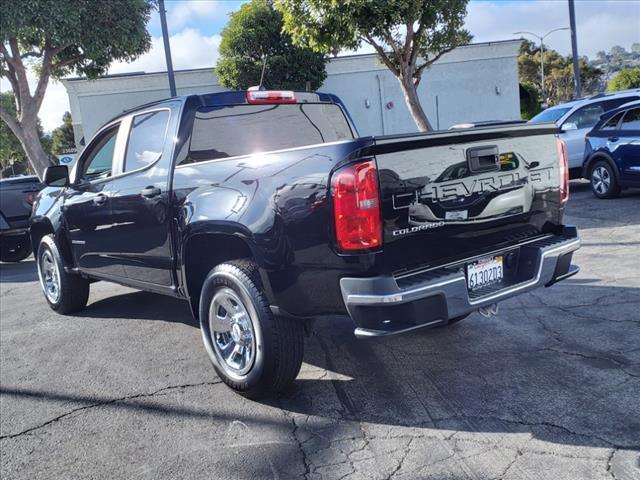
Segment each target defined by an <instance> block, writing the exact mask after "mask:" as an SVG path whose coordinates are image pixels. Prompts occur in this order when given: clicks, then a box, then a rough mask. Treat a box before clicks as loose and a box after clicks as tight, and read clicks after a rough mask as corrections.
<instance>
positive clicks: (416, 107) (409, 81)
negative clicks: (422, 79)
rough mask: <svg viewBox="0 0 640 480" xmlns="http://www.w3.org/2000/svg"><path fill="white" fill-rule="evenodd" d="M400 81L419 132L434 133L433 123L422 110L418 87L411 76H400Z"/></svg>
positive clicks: (405, 99)
mask: <svg viewBox="0 0 640 480" xmlns="http://www.w3.org/2000/svg"><path fill="white" fill-rule="evenodd" d="M398 81H399V82H400V88H401V89H402V93H403V94H404V101H405V102H406V104H407V108H408V109H409V113H411V116H412V117H413V121H414V122H416V126H417V127H418V130H420V131H421V132H431V131H433V127H432V126H431V122H429V119H428V118H427V115H426V113H424V110H423V109H422V105H420V99H419V98H418V92H417V91H416V86H415V85H414V83H413V78H412V77H411V76H410V75H407V76H400V77H398Z"/></svg>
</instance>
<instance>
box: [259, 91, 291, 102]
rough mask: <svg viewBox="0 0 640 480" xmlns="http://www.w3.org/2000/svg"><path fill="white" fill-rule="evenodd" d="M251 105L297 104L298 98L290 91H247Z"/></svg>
mask: <svg viewBox="0 0 640 480" xmlns="http://www.w3.org/2000/svg"><path fill="white" fill-rule="evenodd" d="M247 102H249V103H258V104H260V103H296V96H295V95H294V93H293V92H292V91H290V90H247Z"/></svg>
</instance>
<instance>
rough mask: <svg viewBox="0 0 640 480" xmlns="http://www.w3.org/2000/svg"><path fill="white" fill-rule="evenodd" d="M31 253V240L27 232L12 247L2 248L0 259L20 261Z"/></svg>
mask: <svg viewBox="0 0 640 480" xmlns="http://www.w3.org/2000/svg"><path fill="white" fill-rule="evenodd" d="M29 255H31V240H30V238H29V234H28V233H25V234H24V236H23V237H22V239H20V240H19V241H18V243H17V244H16V245H15V246H14V247H12V248H11V249H8V248H6V247H2V248H0V260H1V261H3V262H9V263H16V262H20V261H22V260H24V259H25V258H27V257H28V256H29Z"/></svg>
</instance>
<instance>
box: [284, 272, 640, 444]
mask: <svg viewBox="0 0 640 480" xmlns="http://www.w3.org/2000/svg"><path fill="white" fill-rule="evenodd" d="M576 288H579V289H580V290H581V294H580V295H575V294H573V295H572V297H573V298H569V299H568V300H566V299H567V295H568V294H569V292H570V291H571V290H572V289H573V290H575V289H576ZM556 290H563V291H561V292H555V293H554V295H553V296H552V297H549V296H547V295H545V297H542V298H543V300H540V298H541V297H535V296H533V295H528V296H525V297H524V298H523V301H519V300H518V301H510V302H505V307H506V308H504V309H503V310H502V312H501V313H499V314H498V316H497V317H495V318H491V319H486V318H484V317H481V316H480V315H478V314H474V315H472V316H471V317H469V318H468V319H466V320H464V321H463V322H460V323H459V324H456V325H451V326H448V327H444V328H436V329H432V330H423V331H417V332H416V333H413V334H406V335H403V336H397V337H387V338H380V339H373V340H357V339H355V338H354V337H353V335H352V334H351V329H352V326H351V325H349V322H348V321H347V320H342V319H338V318H334V319H329V320H327V321H326V322H324V323H320V322H318V325H317V326H316V328H315V332H314V334H313V336H312V337H311V338H310V339H309V340H308V341H307V343H306V353H305V363H306V364H307V365H305V366H304V367H303V371H302V372H301V374H300V376H299V379H298V380H297V382H296V384H295V386H294V388H293V389H292V391H290V392H289V393H287V394H286V395H284V396H283V397H282V398H281V399H280V401H279V402H278V403H277V406H279V407H280V408H283V409H285V410H288V411H291V412H296V413H300V414H304V415H309V416H319V417H329V418H333V419H334V420H335V425H336V428H337V429H338V430H339V425H340V424H341V423H342V422H344V421H358V422H365V423H367V424H375V425H377V426H380V425H382V426H389V427H407V428H416V427H417V428H424V429H435V430H446V431H450V432H451V433H453V432H456V431H458V432H460V431H461V432H469V433H472V434H473V433H477V432H485V433H489V432H490V433H504V434H509V433H527V434H530V435H531V437H533V438H536V439H539V440H544V441H549V442H553V443H561V444H568V445H586V446H594V447H602V448H611V446H622V447H627V448H632V449H638V450H640V402H638V401H637V398H638V392H639V391H640V348H638V345H639V344H640V328H638V327H640V316H638V314H637V312H638V311H640V288H611V287H602V286H589V285H586V284H583V283H582V284H580V285H579V286H577V285H573V286H568V285H565V286H562V287H560V286H557V287H556ZM562 298H564V299H565V300H564V301H562V300H561V299H562ZM542 301H544V302H545V303H544V304H543V303H541V302H542ZM311 366H314V367H316V368H314V367H311ZM275 405H276V404H274V406H275ZM326 434H327V433H326V432H325V433H323V435H326Z"/></svg>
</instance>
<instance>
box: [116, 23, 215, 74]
mask: <svg viewBox="0 0 640 480" xmlns="http://www.w3.org/2000/svg"><path fill="white" fill-rule="evenodd" d="M169 41H170V46H171V57H172V59H173V68H174V69H175V70H183V69H187V68H204V67H213V66H214V65H215V64H216V62H217V60H218V46H219V45H220V35H212V36H209V37H207V36H205V35H203V34H202V33H201V32H200V31H199V30H196V29H194V28H186V29H184V30H182V31H181V32H180V33H177V34H175V35H172V36H171V37H170V39H169ZM166 69H167V66H166V63H165V55H164V44H163V42H162V37H153V38H152V40H151V50H149V51H148V52H147V53H145V54H144V55H142V56H141V57H140V58H138V59H136V60H134V61H133V62H131V63H126V62H114V63H113V64H112V65H111V68H109V73H111V74H114V73H125V72H137V71H144V72H158V71H166Z"/></svg>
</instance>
